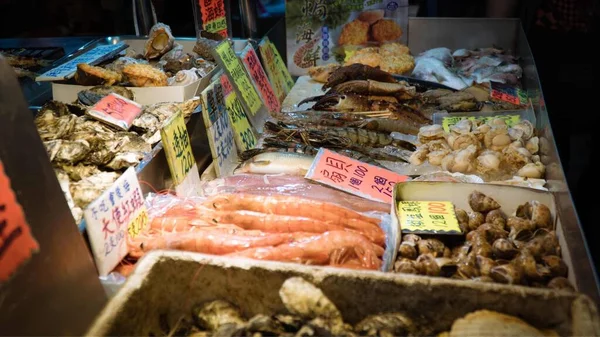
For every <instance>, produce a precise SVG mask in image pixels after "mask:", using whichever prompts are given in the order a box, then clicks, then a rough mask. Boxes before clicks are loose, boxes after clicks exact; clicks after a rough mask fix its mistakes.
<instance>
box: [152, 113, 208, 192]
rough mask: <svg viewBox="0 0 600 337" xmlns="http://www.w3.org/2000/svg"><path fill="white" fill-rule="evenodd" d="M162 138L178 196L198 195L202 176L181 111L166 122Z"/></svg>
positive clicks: (161, 134)
mask: <svg viewBox="0 0 600 337" xmlns="http://www.w3.org/2000/svg"><path fill="white" fill-rule="evenodd" d="M160 137H161V139H162V143H163V148H164V149H165V154H166V156H167V162H168V164H169V169H170V170H171V176H172V177H173V181H174V183H175V190H176V192H177V195H179V196H186V197H188V196H191V195H192V194H193V195H197V193H195V192H194V191H197V188H196V187H198V185H199V184H200V174H199V173H198V166H197V165H196V160H195V159H194V154H193V153H192V147H191V145H190V136H189V134H188V132H187V129H186V127H185V122H184V120H183V115H182V114H181V111H178V112H177V113H175V114H174V115H173V116H171V117H169V118H168V119H167V120H166V121H165V122H164V124H163V127H162V129H161V130H160Z"/></svg>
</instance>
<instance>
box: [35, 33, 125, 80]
mask: <svg viewBox="0 0 600 337" xmlns="http://www.w3.org/2000/svg"><path fill="white" fill-rule="evenodd" d="M127 47H128V45H126V44H125V43H123V42H121V43H118V44H109V45H105V46H98V47H96V48H94V49H92V50H90V51H88V52H87V53H85V54H82V55H79V56H77V57H75V58H74V59H72V60H70V61H67V62H65V63H63V64H61V65H59V66H58V67H56V68H52V69H50V70H48V71H47V72H45V73H43V74H41V75H40V76H38V77H36V79H35V80H36V81H38V82H41V81H61V80H64V79H67V78H71V77H72V76H73V75H75V71H77V65H78V64H79V63H87V64H97V63H98V62H100V61H101V60H103V59H108V58H111V57H113V56H115V55H117V54H118V53H120V52H121V51H122V50H123V49H126V48H127Z"/></svg>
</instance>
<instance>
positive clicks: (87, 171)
mask: <svg viewBox="0 0 600 337" xmlns="http://www.w3.org/2000/svg"><path fill="white" fill-rule="evenodd" d="M60 168H61V169H62V170H63V171H64V172H65V173H66V174H67V175H68V176H69V178H70V179H71V180H73V181H79V180H81V179H85V178H87V177H90V176H93V175H95V174H98V173H100V172H101V171H100V170H99V169H98V167H96V166H93V165H83V164H81V163H79V164H77V165H62V166H61V167H60Z"/></svg>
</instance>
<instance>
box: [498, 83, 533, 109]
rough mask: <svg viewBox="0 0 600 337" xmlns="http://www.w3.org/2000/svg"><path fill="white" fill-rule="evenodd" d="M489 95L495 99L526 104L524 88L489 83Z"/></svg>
mask: <svg viewBox="0 0 600 337" xmlns="http://www.w3.org/2000/svg"><path fill="white" fill-rule="evenodd" d="M490 97H491V98H492V100H495V101H503V102H508V103H511V104H514V105H527V104H528V98H527V92H525V90H523V89H520V88H516V87H512V86H509V85H506V84H502V83H496V82H491V83H490Z"/></svg>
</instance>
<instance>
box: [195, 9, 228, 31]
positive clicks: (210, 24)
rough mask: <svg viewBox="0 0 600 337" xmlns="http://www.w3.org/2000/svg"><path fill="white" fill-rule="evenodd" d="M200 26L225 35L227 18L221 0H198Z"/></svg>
mask: <svg viewBox="0 0 600 337" xmlns="http://www.w3.org/2000/svg"><path fill="white" fill-rule="evenodd" d="M199 3H200V12H201V13H202V28H204V30H206V31H207V32H210V33H217V34H219V35H221V36H223V37H227V19H226V18H225V4H224V3H223V0H199Z"/></svg>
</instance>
